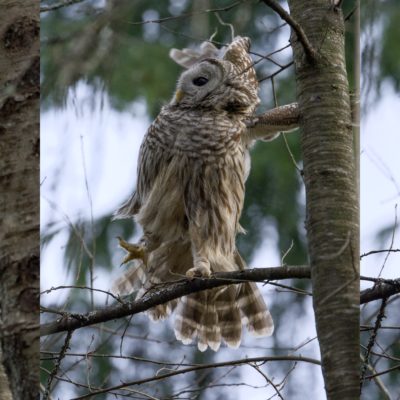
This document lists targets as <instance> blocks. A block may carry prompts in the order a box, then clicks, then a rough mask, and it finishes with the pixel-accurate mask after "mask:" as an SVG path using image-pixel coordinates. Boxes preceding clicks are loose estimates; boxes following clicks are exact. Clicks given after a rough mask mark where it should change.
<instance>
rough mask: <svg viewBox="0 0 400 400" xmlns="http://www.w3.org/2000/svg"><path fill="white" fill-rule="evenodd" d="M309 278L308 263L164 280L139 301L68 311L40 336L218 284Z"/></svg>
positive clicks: (152, 305) (100, 320) (147, 307)
mask: <svg viewBox="0 0 400 400" xmlns="http://www.w3.org/2000/svg"><path fill="white" fill-rule="evenodd" d="M291 278H298V279H307V278H310V270H309V268H308V266H284V267H276V268H255V269H249V270H245V271H238V272H220V273H216V274H214V276H213V277H212V278H210V279H200V278H196V279H193V280H188V279H183V280H181V281H178V282H173V283H169V284H168V283H167V284H164V285H163V286H162V287H161V288H160V287H158V288H155V289H153V290H150V291H149V292H148V293H147V294H145V295H144V296H143V297H142V298H140V299H139V300H136V301H128V302H126V303H123V304H118V305H115V306H112V307H107V308H104V309H101V310H97V311H92V312H90V313H88V314H72V313H66V314H65V315H64V316H63V317H61V318H59V319H58V320H56V321H54V322H51V323H48V324H44V325H42V326H41V329H40V331H41V336H46V335H51V334H53V333H57V332H64V331H72V330H75V329H78V328H82V327H84V326H89V325H93V324H98V323H100V322H106V321H109V320H112V319H116V318H121V317H125V316H127V315H133V314H137V313H140V312H142V311H146V310H148V309H149V308H152V307H154V306H157V305H159V304H164V303H166V302H168V301H171V300H174V299H177V298H179V297H182V296H186V295H188V294H191V293H196V292H199V291H202V290H206V289H213V288H216V287H219V286H224V285H230V284H238V283H243V282H248V281H251V282H260V281H265V280H278V279H291Z"/></svg>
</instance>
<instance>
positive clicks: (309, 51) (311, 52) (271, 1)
mask: <svg viewBox="0 0 400 400" xmlns="http://www.w3.org/2000/svg"><path fill="white" fill-rule="evenodd" d="M262 1H263V3H264V4H266V5H267V6H268V7H270V8H272V9H273V10H274V11H275V12H276V13H277V14H279V16H280V17H281V18H282V19H283V20H284V21H285V22H287V23H288V24H289V25H290V26H291V27H292V29H293V30H294V31H295V32H296V35H297V37H298V39H299V41H300V43H301V44H302V46H303V48H304V52H305V53H306V55H307V57H308V58H309V59H310V61H313V62H314V61H315V60H316V59H317V52H316V51H315V49H314V48H313V46H312V45H311V43H310V41H309V40H308V38H307V36H306V34H305V33H304V31H303V28H302V27H301V26H300V25H299V24H298V23H297V21H295V20H294V19H293V18H292V16H291V15H290V14H289V13H288V12H286V11H285V10H284V9H283V8H282V7H281V6H280V5H279V4H278V3H277V2H276V1H275V0H262Z"/></svg>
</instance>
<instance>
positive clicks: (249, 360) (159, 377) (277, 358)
mask: <svg viewBox="0 0 400 400" xmlns="http://www.w3.org/2000/svg"><path fill="white" fill-rule="evenodd" d="M269 361H303V362H308V363H311V364H315V365H321V363H320V361H319V360H315V359H313V358H308V357H302V356H270V357H255V358H245V359H242V360H233V361H224V362H220V363H212V364H202V365H196V366H194V367H190V368H184V369H180V370H177V371H173V372H169V373H166V374H163V375H156V376H152V377H150V378H145V379H141V380H138V381H131V382H123V383H121V384H120V385H116V386H112V387H109V388H105V389H101V390H97V391H95V392H91V393H88V394H85V395H83V396H79V397H75V398H73V399H71V400H81V399H87V398H89V397H92V396H95V395H98V394H101V393H107V392H110V391H113V390H118V389H123V388H125V387H128V386H133V385H142V384H144V383H147V382H154V381H159V380H162V379H166V378H170V377H172V376H176V375H181V374H186V373H188V372H193V371H199V370H203V369H208V368H220V367H228V366H231V365H240V364H250V363H252V362H269Z"/></svg>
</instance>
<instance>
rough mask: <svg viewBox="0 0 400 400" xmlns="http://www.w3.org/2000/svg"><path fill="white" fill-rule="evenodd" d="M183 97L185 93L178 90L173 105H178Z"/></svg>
mask: <svg viewBox="0 0 400 400" xmlns="http://www.w3.org/2000/svg"><path fill="white" fill-rule="evenodd" d="M184 96H185V92H184V91H183V90H181V89H178V90H177V91H176V93H175V103H180V101H181V100H182V99H183V97H184Z"/></svg>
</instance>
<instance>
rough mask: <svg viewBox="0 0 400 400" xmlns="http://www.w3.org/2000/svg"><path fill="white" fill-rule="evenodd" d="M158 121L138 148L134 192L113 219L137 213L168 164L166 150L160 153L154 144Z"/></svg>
mask: <svg viewBox="0 0 400 400" xmlns="http://www.w3.org/2000/svg"><path fill="white" fill-rule="evenodd" d="M158 120H159V119H158V118H157V119H156V120H155V121H154V122H153V123H152V124H151V125H150V127H149V129H148V130H147V133H146V136H145V137H144V140H143V142H142V144H141V146H140V151H139V158H138V167H137V183H136V190H135V191H134V192H133V194H132V196H130V197H129V198H128V200H127V201H126V202H125V203H123V204H122V205H121V207H120V208H119V209H118V210H117V211H116V212H115V214H114V219H121V218H130V217H132V216H134V215H136V214H137V213H138V212H139V210H140V208H141V207H142V205H143V203H144V201H145V199H146V197H147V195H148V193H149V192H150V190H151V188H152V187H153V184H154V182H155V181H156V179H157V176H158V174H159V172H160V171H162V170H163V169H164V168H165V167H166V166H167V164H168V162H167V160H168V158H167V157H165V154H166V150H161V151H160V147H157V143H156V140H157V137H158V136H159V135H158V133H159V130H160V126H159V123H158Z"/></svg>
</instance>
